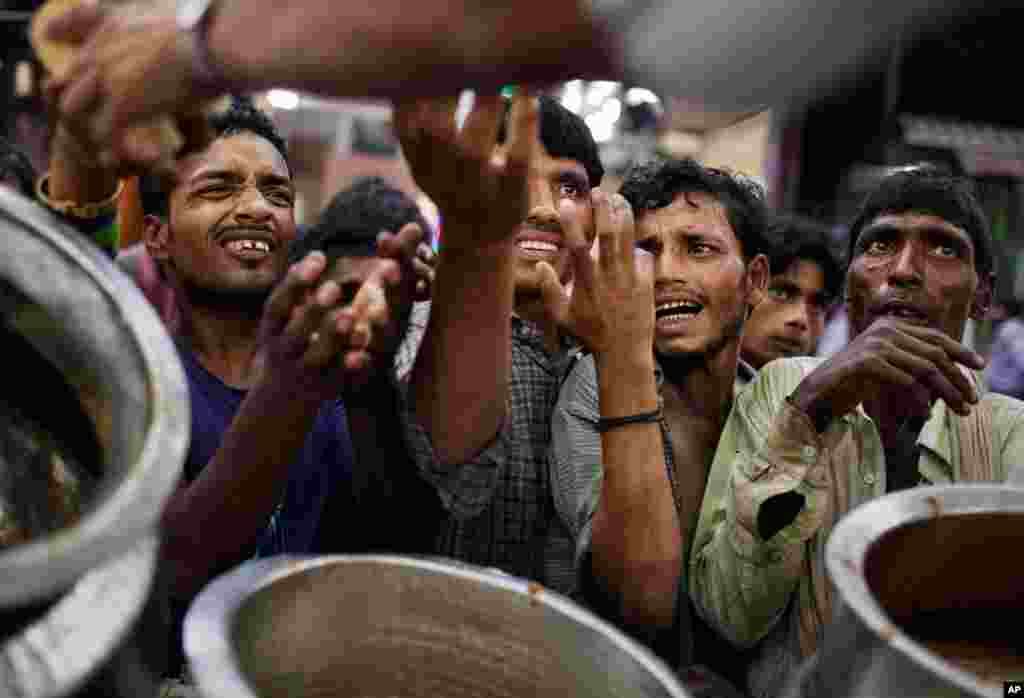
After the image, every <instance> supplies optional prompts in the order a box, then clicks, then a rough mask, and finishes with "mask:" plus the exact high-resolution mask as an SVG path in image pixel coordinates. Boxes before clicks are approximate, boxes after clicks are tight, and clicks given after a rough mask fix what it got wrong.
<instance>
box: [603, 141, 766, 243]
mask: <svg viewBox="0 0 1024 698" xmlns="http://www.w3.org/2000/svg"><path fill="white" fill-rule="evenodd" d="M696 192H701V193H704V194H708V195H709V196H713V197H714V198H715V199H717V200H718V201H719V202H720V203H721V204H722V206H724V207H725V213H726V218H728V220H729V225H730V226H732V230H733V233H735V235H736V239H737V240H739V242H740V246H741V247H742V249H743V256H744V258H745V259H752V258H753V257H755V256H756V255H758V254H761V253H763V252H765V251H766V248H767V244H766V240H765V228H766V225H767V208H766V204H765V193H764V188H763V187H762V186H761V185H760V184H758V183H757V182H755V181H754V180H752V179H750V178H749V177H746V176H744V175H741V174H738V173H735V172H731V171H729V170H724V169H717V168H714V167H705V166H704V165H701V164H700V163H699V162H697V161H696V160H694V159H692V158H681V159H655V160H652V161H650V162H647V163H643V164H640V165H637V166H635V167H633V168H632V169H631V170H630V171H629V172H628V173H627V174H626V178H625V180H624V181H623V183H622V187H621V188H620V189H619V193H620V194H622V196H623V197H624V198H625V199H626V201H628V202H629V205H630V206H632V207H633V212H634V214H636V215H638V216H639V215H640V214H641V213H643V212H645V211H654V210H656V209H659V208H665V207H666V206H669V205H671V204H672V202H673V201H675V200H676V198H677V197H678V196H679V195H680V194H684V193H696Z"/></svg>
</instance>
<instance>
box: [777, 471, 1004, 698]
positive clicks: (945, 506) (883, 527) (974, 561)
mask: <svg viewBox="0 0 1024 698" xmlns="http://www.w3.org/2000/svg"><path fill="white" fill-rule="evenodd" d="M1021 551H1024V489H1015V488H1012V487H1007V486H999V485H981V484H973V485H967V484H963V485H953V486H942V487H919V488H915V489H911V490H907V491H903V492H897V493H894V494H890V495H887V496H885V497H881V498H879V499H876V500H873V501H871V502H868V503H866V504H863V505H862V506H860V507H858V508H857V509H855V510H854V511H852V512H851V513H850V514H848V515H847V516H846V518H844V519H843V520H842V521H840V522H839V524H838V525H837V526H836V527H835V529H834V530H833V532H832V536H831V538H830V539H829V541H828V545H827V546H826V553H825V554H826V564H827V568H828V572H829V576H830V577H831V579H832V581H833V583H834V585H835V590H836V592H837V596H836V600H837V601H836V606H837V611H836V616H835V619H834V621H833V623H832V624H831V625H830V626H829V627H828V628H827V630H826V631H825V636H824V638H823V642H822V647H821V648H820V650H819V652H818V654H817V656H816V657H815V658H813V659H811V660H810V661H809V662H808V663H807V664H806V665H805V666H804V667H803V668H802V669H801V670H800V672H798V676H797V677H796V678H795V680H794V681H793V683H792V685H791V686H790V687H789V690H788V691H787V693H786V695H787V696H791V697H797V696H799V697H801V698H804V697H807V698H809V697H814V698H819V697H820V698H824V697H825V696H827V697H828V698H855V697H856V698H860V697H863V698H868V697H869V696H870V697H872V698H883V697H885V696H893V697H894V698H895V697H896V696H899V697H900V698H904V697H911V698H912V697H913V696H928V697H929V698H931V697H933V696H934V697H937V698H938V697H945V696H948V697H950V698H953V697H956V698H963V697H967V696H971V697H979V696H991V697H993V698H995V697H996V696H1002V695H1004V694H1003V681H1004V680H1009V679H1021V680H1024V634H1022V631H1021V621H1024V555H1022V554H1021ZM995 658H998V659H999V660H1000V665H999V666H998V667H993V666H988V665H989V664H990V663H992V661H993V660H994V659H995Z"/></svg>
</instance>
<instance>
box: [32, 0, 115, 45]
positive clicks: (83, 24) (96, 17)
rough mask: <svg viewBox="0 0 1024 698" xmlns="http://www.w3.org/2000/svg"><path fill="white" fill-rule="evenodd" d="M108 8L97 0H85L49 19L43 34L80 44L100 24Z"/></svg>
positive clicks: (58, 39)
mask: <svg viewBox="0 0 1024 698" xmlns="http://www.w3.org/2000/svg"><path fill="white" fill-rule="evenodd" d="M106 16H107V9H106V8H105V7H103V6H102V5H101V4H100V3H99V2H97V1H96V0H83V2H81V3H79V4H78V5H76V6H75V7H73V8H72V9H70V10H68V11H67V12H64V13H62V14H60V15H57V16H56V17H54V18H53V19H51V20H49V21H48V22H47V23H46V26H45V27H44V30H43V34H44V35H45V37H46V38H47V39H49V40H51V41H61V42H66V43H71V44H80V43H82V42H83V41H85V39H86V38H88V37H89V35H90V34H92V33H93V32H94V31H96V28H97V27H99V26H100V24H101V23H102V22H103V20H104V18H106Z"/></svg>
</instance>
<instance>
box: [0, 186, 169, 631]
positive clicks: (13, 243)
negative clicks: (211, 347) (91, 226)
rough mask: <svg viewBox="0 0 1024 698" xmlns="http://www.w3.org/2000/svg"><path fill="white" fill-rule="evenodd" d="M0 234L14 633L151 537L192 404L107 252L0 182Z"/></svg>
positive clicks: (0, 613) (151, 316)
mask: <svg viewBox="0 0 1024 698" xmlns="http://www.w3.org/2000/svg"><path fill="white" fill-rule="evenodd" d="M0 239H2V241H3V242H2V244H3V254H2V255H0V333H2V335H3V337H4V341H5V350H6V349H8V348H9V347H10V346H12V345H14V346H16V347H17V351H19V352H20V355H19V357H20V358H19V360H18V361H17V362H14V363H12V362H11V361H10V360H9V359H10V357H9V356H7V358H8V361H7V362H5V364H6V367H7V371H8V377H9V378H8V380H6V381H3V382H2V385H0V403H2V404H3V406H4V409H5V410H6V413H5V414H6V415H7V416H8V417H9V416H10V415H16V417H13V419H15V421H19V422H20V424H19V425H16V426H17V428H16V429H15V428H13V427H11V421H10V420H9V419H8V420H6V421H3V420H0V421H3V424H0V426H2V427H3V428H4V432H3V436H4V438H5V447H6V446H9V445H10V444H16V445H17V446H18V448H17V449H14V452H13V454H12V452H11V450H10V449H7V450H5V451H4V452H3V454H0V455H3V456H4V460H3V461H2V462H0V519H2V521H0V530H2V531H3V533H4V534H5V535H6V538H5V539H4V541H5V542H4V544H3V545H2V546H0V621H3V624H4V625H5V626H8V627H3V628H0V630H3V633H2V635H3V636H4V637H11V636H12V634H14V633H16V632H17V631H18V627H10V626H11V623H8V622H7V620H8V619H10V618H12V617H16V616H17V615H18V613H19V612H20V609H24V608H32V607H34V606H40V605H41V606H42V608H41V609H38V610H40V612H41V611H42V610H45V607H46V605H48V604H50V603H53V602H54V601H56V600H57V599H59V598H60V597H61V596H62V595H63V594H64V593H65V592H67V590H68V589H69V588H71V586H72V585H73V584H74V583H75V582H76V580H78V579H79V578H81V577H82V575H84V574H85V573H86V572H88V571H89V570H91V569H92V568H94V567H96V566H98V565H101V564H105V563H106V562H107V561H109V560H111V559H112V558H114V557H116V556H118V555H120V554H122V553H124V552H126V551H127V550H129V549H130V548H132V546H134V545H136V544H137V543H138V541H140V540H142V539H144V538H146V537H148V536H149V535H150V534H151V532H152V531H153V529H154V527H155V526H156V524H157V522H158V517H159V516H160V512H161V510H162V509H163V504H164V502H165V500H166V498H167V497H168V496H169V495H170V494H171V492H172V491H173V489H174V487H175V486H176V483H177V482H178V479H179V477H180V474H181V467H182V463H183V462H184V458H185V451H186V448H187V445H188V436H189V413H188V391H187V387H186V383H185V377H184V372H183V370H182V368H181V364H180V362H179V360H178V356H177V353H176V351H175V348H174V345H173V343H172V341H171V339H170V338H169V337H168V335H167V333H166V332H165V330H164V327H163V325H162V323H161V322H160V320H159V318H158V317H157V315H156V313H155V312H154V311H153V309H152V308H151V307H150V305H149V303H148V302H147V301H146V300H145V298H144V297H143V295H142V294H141V293H140V292H139V291H138V289H137V288H136V287H135V285H134V283H132V281H131V280H130V279H128V278H127V277H126V276H124V275H123V274H122V273H121V272H120V271H118V270H117V269H116V267H115V265H114V264H113V263H112V262H111V260H109V259H108V258H107V257H106V255H104V254H103V253H102V252H101V251H100V250H99V249H97V248H96V247H95V246H94V245H93V244H92V243H90V242H89V241H87V240H85V239H84V238H83V237H82V236H81V235H79V234H78V233H76V232H75V231H73V230H71V229H70V228H69V227H67V226H66V225H64V224H63V223H61V222H60V221H59V220H58V218H57V217H56V216H54V215H53V214H51V213H49V212H48V211H46V210H44V209H43V208H41V207H40V206H38V205H37V204H35V203H34V202H32V201H30V200H28V199H25V198H24V197H22V196H20V195H18V194H15V193H13V192H11V191H8V190H7V189H5V188H2V187H0ZM83 415H84V417H83ZM83 420H84V421H83ZM83 425H84V426H83ZM37 437H38V439H37ZM50 440H52V443H49V441H50ZM43 441H47V443H46V444H43V445H42V446H41V445H40V444H42V442H43ZM26 454H27V455H26ZM69 483H71V484H70V485H69ZM36 615H38V614H36ZM28 620H31V619H28Z"/></svg>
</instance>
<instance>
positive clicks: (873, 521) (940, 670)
mask: <svg viewBox="0 0 1024 698" xmlns="http://www.w3.org/2000/svg"><path fill="white" fill-rule="evenodd" d="M992 512H1001V513H1002V512H1008V513H1018V512H1019V513H1024V488H1017V487H1013V486H1007V485H997V484H983V483H961V484H956V485H939V486H927V487H915V488H912V489H909V490H905V491H901V492H894V493H892V494H888V495H885V496H883V497H879V498H877V499H873V500H871V501H869V502H865V503H864V504H862V505H860V506H859V507H857V508H856V509H854V510H853V511H851V512H850V513H849V514H847V515H846V517H844V518H843V519H841V520H840V521H839V523H838V524H836V527H835V528H834V529H833V530H832V534H831V536H830V537H829V540H828V543H827V545H826V546H825V565H826V568H827V569H828V574H829V578H830V579H831V580H832V583H833V584H834V585H835V587H836V590H837V591H838V593H839V597H840V598H841V599H842V602H843V603H844V604H846V605H847V606H848V607H849V608H850V609H851V610H852V611H853V612H854V613H855V614H856V616H857V617H858V618H859V619H860V620H861V622H863V623H864V624H865V625H866V626H867V627H868V628H869V629H870V630H871V631H872V632H873V633H874V634H875V635H877V636H878V637H880V638H882V639H883V640H884V641H885V642H886V644H887V645H888V646H889V647H891V648H892V649H894V650H895V651H896V652H898V653H899V654H901V655H902V656H904V657H906V658H907V659H908V660H910V661H911V662H913V663H914V664H917V665H918V666H920V667H922V668H923V669H925V670H926V671H929V672H931V673H933V674H934V675H936V676H939V677H941V678H942V679H945V680H947V681H949V682H951V683H953V684H955V685H956V686H957V687H959V688H960V689H962V690H965V691H969V692H970V693H973V694H975V695H979V696H980V695H988V693H990V692H991V686H990V685H986V684H984V683H982V682H981V681H979V680H978V679H977V678H976V677H975V676H974V674H972V673H970V672H968V671H965V670H963V669H960V668H958V667H956V666H954V665H953V664H951V663H950V662H947V661H945V660H943V659H941V658H939V657H938V656H936V655H935V654H933V653H931V652H929V651H928V650H926V649H925V648H924V647H923V646H922V645H921V644H920V643H918V642H916V641H915V640H913V639H912V638H911V637H910V636H908V635H907V634H905V633H904V632H902V631H901V630H900V628H899V627H898V626H897V625H896V624H894V623H893V622H892V619H890V618H889V616H888V615H887V614H886V612H885V611H884V610H883V608H882V606H881V605H880V604H879V603H878V601H876V600H875V597H874V595H873V594H872V592H871V589H870V588H869V587H868V583H867V579H866V577H865V574H864V565H865V562H866V558H867V554H868V550H869V549H870V548H871V546H872V544H874V543H875V542H876V541H877V540H878V539H879V537H880V536H881V535H882V534H884V533H886V532H888V531H891V530H893V529H894V528H897V527H899V526H902V525H905V524H909V523H912V522H915V521H923V520H928V519H932V518H935V517H936V515H948V514H978V513H992Z"/></svg>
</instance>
